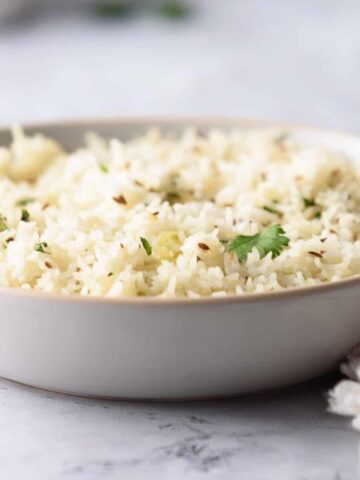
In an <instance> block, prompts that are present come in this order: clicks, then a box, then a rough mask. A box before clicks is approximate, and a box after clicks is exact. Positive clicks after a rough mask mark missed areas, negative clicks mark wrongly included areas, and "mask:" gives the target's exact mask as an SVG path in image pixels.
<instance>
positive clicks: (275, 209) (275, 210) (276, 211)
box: [262, 205, 283, 217]
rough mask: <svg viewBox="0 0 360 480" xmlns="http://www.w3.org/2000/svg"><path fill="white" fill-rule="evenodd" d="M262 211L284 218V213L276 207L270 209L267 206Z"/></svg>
mask: <svg viewBox="0 0 360 480" xmlns="http://www.w3.org/2000/svg"><path fill="white" fill-rule="evenodd" d="M262 209H263V210H265V212H269V213H273V214H274V215H279V217H282V215H283V213H282V212H280V210H278V209H277V208H274V207H268V206H267V205H265V206H264V207H262Z"/></svg>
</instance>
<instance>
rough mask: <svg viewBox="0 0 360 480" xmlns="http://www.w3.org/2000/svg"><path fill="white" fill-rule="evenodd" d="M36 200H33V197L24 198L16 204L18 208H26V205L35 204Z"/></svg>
mask: <svg viewBox="0 0 360 480" xmlns="http://www.w3.org/2000/svg"><path fill="white" fill-rule="evenodd" d="M35 200H36V198H33V197H27V198H22V199H21V200H18V201H17V202H16V205H17V206H18V207H25V206H26V205H28V204H29V203H33V202H35Z"/></svg>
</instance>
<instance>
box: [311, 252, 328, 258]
mask: <svg viewBox="0 0 360 480" xmlns="http://www.w3.org/2000/svg"><path fill="white" fill-rule="evenodd" d="M321 251H322V252H324V250H321ZM308 253H309V254H310V255H312V256H313V257H317V258H322V254H321V253H319V252H313V251H312V250H310V251H309V252H308Z"/></svg>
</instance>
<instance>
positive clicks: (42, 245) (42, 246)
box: [34, 242, 49, 253]
mask: <svg viewBox="0 0 360 480" xmlns="http://www.w3.org/2000/svg"><path fill="white" fill-rule="evenodd" d="M47 247H48V244H47V243H46V242H41V243H36V244H35V246H34V250H35V251H36V252H40V253H49V252H46V251H45V248H47Z"/></svg>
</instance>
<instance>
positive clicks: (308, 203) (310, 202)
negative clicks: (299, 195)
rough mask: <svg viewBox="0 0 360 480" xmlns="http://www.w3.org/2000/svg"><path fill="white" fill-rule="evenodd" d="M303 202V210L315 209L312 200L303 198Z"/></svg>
mask: <svg viewBox="0 0 360 480" xmlns="http://www.w3.org/2000/svg"><path fill="white" fill-rule="evenodd" d="M303 202H304V206H305V208H308V207H315V205H316V203H315V200H313V199H311V198H306V197H303Z"/></svg>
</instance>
